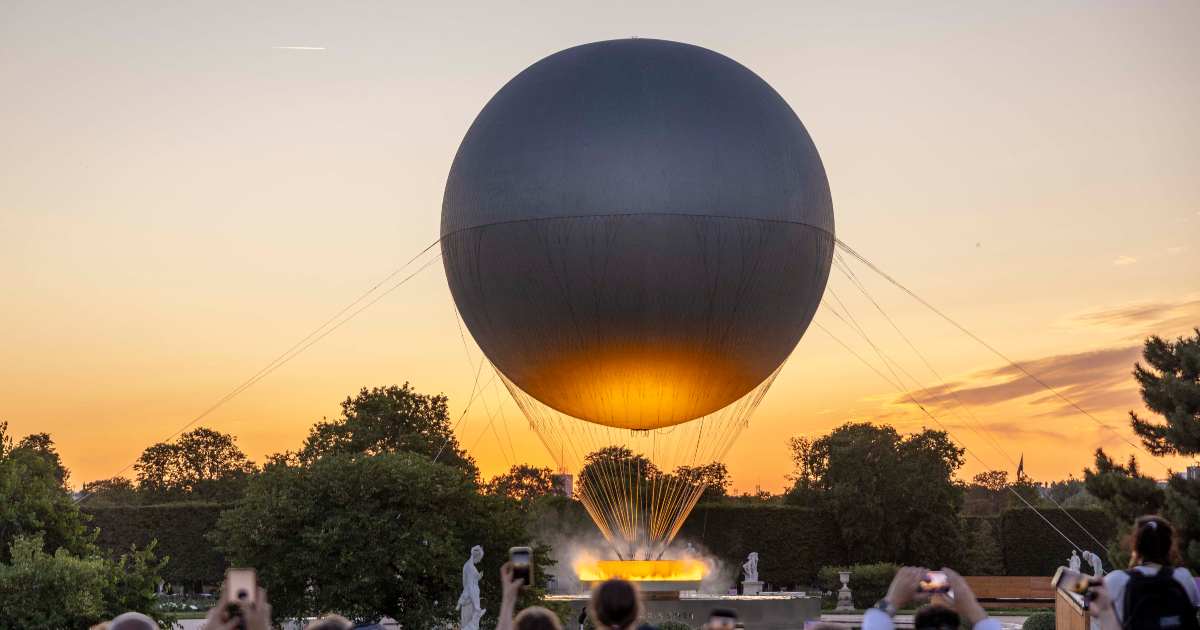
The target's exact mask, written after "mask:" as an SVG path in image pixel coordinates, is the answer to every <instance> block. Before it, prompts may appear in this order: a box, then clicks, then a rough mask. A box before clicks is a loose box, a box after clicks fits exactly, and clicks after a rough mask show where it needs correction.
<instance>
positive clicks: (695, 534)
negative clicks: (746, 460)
mask: <svg viewBox="0 0 1200 630" xmlns="http://www.w3.org/2000/svg"><path fill="white" fill-rule="evenodd" d="M686 542H694V543H695V544H696V545H697V546H699V547H704V548H706V549H708V550H709V551H710V552H711V553H712V554H713V555H714V556H716V557H717V558H719V559H720V560H721V562H722V563H723V564H724V565H725V566H726V567H728V568H730V569H732V570H733V572H735V573H736V567H740V566H741V564H742V563H743V562H745V561H746V556H747V555H748V554H749V553H750V552H751V551H764V550H767V549H769V550H770V553H769V554H764V555H763V556H762V558H761V559H760V560H759V564H758V572H759V579H761V580H762V581H764V582H767V583H769V584H771V585H773V586H778V587H798V588H806V587H809V586H812V585H813V584H814V581H815V580H816V577H817V571H818V570H819V569H820V568H821V567H822V566H825V565H834V564H845V562H846V555H845V551H844V550H843V548H842V543H841V539H840V537H839V535H838V522H837V518H835V517H833V516H831V515H830V514H828V513H825V512H822V511H821V510H820V509H816V508H809V507H800V506H794V505H777V504H763V503H759V504H754V505H738V504H724V503H722V504H701V505H698V506H697V507H696V509H695V510H694V511H693V512H692V514H691V515H690V516H689V517H688V519H687V520H686V521H685V522H684V524H683V527H682V528H681V529H680V534H679V537H678V538H677V540H676V542H675V544H676V545H682V544H685V543H686Z"/></svg>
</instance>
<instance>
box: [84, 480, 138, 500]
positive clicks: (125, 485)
mask: <svg viewBox="0 0 1200 630" xmlns="http://www.w3.org/2000/svg"><path fill="white" fill-rule="evenodd" d="M80 495H81V496H82V499H80V503H81V504H86V505H88V506H89V507H99V506H113V505H135V504H136V503H137V502H138V494H137V487H136V486H134V485H133V482H132V481H130V480H129V479H128V478H126V477H113V478H111V479H97V480H96V481H89V482H87V483H85V484H83V488H81V489H80Z"/></svg>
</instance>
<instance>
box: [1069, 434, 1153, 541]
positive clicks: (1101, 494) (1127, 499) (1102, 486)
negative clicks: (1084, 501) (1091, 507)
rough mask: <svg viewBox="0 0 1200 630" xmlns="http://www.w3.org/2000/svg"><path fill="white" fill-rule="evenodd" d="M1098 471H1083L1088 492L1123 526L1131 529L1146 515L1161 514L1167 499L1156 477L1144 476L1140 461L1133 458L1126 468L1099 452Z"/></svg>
mask: <svg viewBox="0 0 1200 630" xmlns="http://www.w3.org/2000/svg"><path fill="white" fill-rule="evenodd" d="M1095 466H1096V468H1095V469H1094V470H1093V469H1091V468H1088V469H1085V470H1084V471H1083V484H1084V487H1085V488H1086V489H1087V491H1088V493H1089V494H1091V495H1092V496H1094V497H1096V498H1097V499H1099V500H1100V503H1101V504H1102V505H1103V506H1104V511H1105V512H1108V514H1109V515H1110V516H1112V517H1113V519H1114V520H1115V521H1116V522H1117V523H1118V524H1119V525H1120V526H1127V525H1130V524H1132V523H1133V521H1134V519H1136V518H1137V517H1139V516H1141V515H1143V514H1157V513H1158V512H1159V511H1160V510H1162V507H1163V504H1164V503H1165V502H1166V497H1165V496H1164V494H1163V490H1162V488H1159V487H1158V482H1156V481H1155V480H1154V478H1152V477H1149V476H1147V475H1143V474H1142V472H1141V470H1140V469H1139V468H1138V463H1137V459H1136V458H1134V457H1133V456H1132V455H1130V456H1129V463H1127V464H1125V465H1124V466H1122V465H1121V464H1118V463H1116V462H1115V461H1113V460H1112V458H1111V457H1109V456H1108V455H1107V454H1105V452H1104V449H1096V464H1095Z"/></svg>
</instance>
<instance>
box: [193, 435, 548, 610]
mask: <svg viewBox="0 0 1200 630" xmlns="http://www.w3.org/2000/svg"><path fill="white" fill-rule="evenodd" d="M212 540H213V541H214V542H215V543H216V544H217V545H218V546H219V547H220V548H221V549H222V550H223V551H224V553H225V554H226V557H228V558H229V560H230V561H231V562H232V563H233V564H235V565H242V566H253V567H255V568H256V569H257V570H258V572H259V576H260V579H261V581H262V583H264V584H269V585H270V589H271V604H272V606H273V608H274V612H275V614H276V615H277V616H278V617H280V618H283V617H298V616H302V615H312V614H317V613H321V612H327V611H335V612H339V613H341V614H343V615H346V616H348V617H352V618H354V619H357V620H372V619H377V618H379V617H380V616H383V615H387V616H390V617H392V618H394V619H396V620H398V621H399V622H400V624H401V625H402V626H403V627H406V628H428V627H433V626H436V625H439V624H441V623H449V622H451V621H452V620H453V619H455V618H456V611H455V608H454V606H455V603H456V600H457V597H458V594H459V592H460V591H461V589H462V584H461V580H460V575H461V570H462V565H463V562H464V561H465V560H466V558H467V555H468V551H469V550H470V548H471V546H472V545H476V544H479V545H482V546H483V548H484V551H485V556H484V562H483V563H482V564H481V566H480V571H481V572H482V573H483V575H484V579H483V580H482V582H481V583H480V588H481V589H482V594H483V599H484V600H485V601H486V602H487V603H486V604H485V607H486V608H488V609H489V610H497V609H498V606H499V593H498V588H499V586H498V579H497V578H496V576H497V575H498V570H499V566H500V564H501V563H503V562H504V561H505V560H507V553H506V552H507V550H508V548H509V547H511V546H515V545H522V544H528V543H529V538H528V536H527V533H526V530H525V524H524V519H523V515H522V513H521V512H520V511H519V510H517V509H516V507H515V505H514V504H513V503H512V502H511V501H509V500H507V499H503V498H500V497H496V496H492V495H486V494H480V493H478V491H477V487H476V485H475V480H474V478H473V476H471V475H469V474H467V473H466V472H465V471H463V470H462V469H461V468H458V467H452V466H446V465H442V464H437V463H433V462H431V461H430V460H429V458H428V457H427V456H425V455H423V454H416V453H408V452H400V453H382V454H378V455H373V456H362V455H353V454H326V455H324V456H322V457H320V458H317V459H316V460H315V461H313V462H312V463H311V464H309V465H290V464H288V463H287V462H285V461H275V462H273V463H269V464H268V465H267V466H266V467H265V468H264V469H263V471H262V472H261V473H260V474H259V475H257V476H256V477H255V478H254V479H253V480H252V481H251V482H250V484H249V486H248V487H247V491H246V495H245V498H244V499H243V500H242V501H241V502H240V503H239V504H238V505H237V506H236V507H234V508H232V509H230V510H227V511H226V512H224V513H223V514H222V515H221V517H220V519H219V521H218V525H217V528H216V531H215V532H214V534H213V535H212ZM544 556H545V550H544V549H542V550H539V551H538V554H537V557H538V559H539V562H544ZM538 574H539V575H542V574H544V571H538ZM535 593H536V591H535Z"/></svg>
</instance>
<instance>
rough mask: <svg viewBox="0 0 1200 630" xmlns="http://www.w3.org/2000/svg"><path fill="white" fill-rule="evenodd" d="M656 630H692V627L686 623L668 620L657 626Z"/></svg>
mask: <svg viewBox="0 0 1200 630" xmlns="http://www.w3.org/2000/svg"><path fill="white" fill-rule="evenodd" d="M658 630H692V627H691V626H689V625H687V624H686V623H683V622H682V621H675V620H674V619H668V620H667V621H664V622H662V623H660V624H658Z"/></svg>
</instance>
